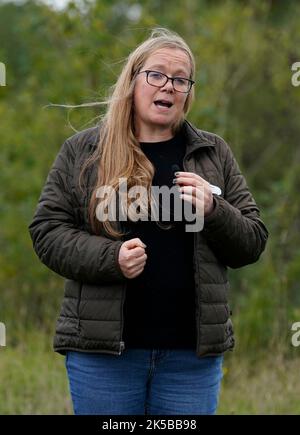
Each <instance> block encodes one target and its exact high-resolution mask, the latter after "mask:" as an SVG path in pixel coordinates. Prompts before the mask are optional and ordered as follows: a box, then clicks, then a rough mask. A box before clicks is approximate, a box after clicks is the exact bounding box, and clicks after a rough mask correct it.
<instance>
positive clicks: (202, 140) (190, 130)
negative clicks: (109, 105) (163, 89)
mask: <svg viewBox="0 0 300 435" xmlns="http://www.w3.org/2000/svg"><path fill="white" fill-rule="evenodd" d="M100 127H101V124H99V126H98V127H96V128H95V127H94V128H91V129H90V130H93V132H94V134H93V135H92V137H91V138H90V140H91V146H92V148H96V147H97V144H98V141H99V130H100ZM181 128H182V132H183V134H184V135H185V137H186V151H187V152H186V154H190V153H192V152H194V151H195V150H197V149H198V148H203V147H208V146H210V147H214V146H215V143H214V142H212V141H211V140H209V139H208V138H207V137H206V135H205V134H204V133H205V132H204V131H202V130H200V129H198V128H196V127H194V126H193V125H192V124H191V123H190V122H189V121H187V120H186V119H185V120H184V122H183V125H182V127H181Z"/></svg>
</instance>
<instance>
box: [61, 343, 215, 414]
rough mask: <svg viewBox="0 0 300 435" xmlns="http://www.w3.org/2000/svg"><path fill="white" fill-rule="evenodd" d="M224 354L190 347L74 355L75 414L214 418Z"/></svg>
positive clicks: (70, 362)
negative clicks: (208, 353) (204, 354)
mask: <svg viewBox="0 0 300 435" xmlns="http://www.w3.org/2000/svg"><path fill="white" fill-rule="evenodd" d="M222 362H223V356H217V357H205V358H199V357H197V356H196V352H195V351H194V350H189V349H173V350H169V349H161V350H157V349H153V350H152V349H127V350H124V351H123V353H122V354H121V355H120V356H118V355H109V354H95V353H90V354H89V353H80V352H73V351H72V352H71V351H69V352H68V353H67V356H66V368H67V373H68V377H69V384H70V391H71V396H72V401H73V407H74V412H75V414H98V415H110V414H115V415H180V414H190V415H200V414H214V413H215V412H216V408H217V404H218V396H219V390H220V382H221V379H222Z"/></svg>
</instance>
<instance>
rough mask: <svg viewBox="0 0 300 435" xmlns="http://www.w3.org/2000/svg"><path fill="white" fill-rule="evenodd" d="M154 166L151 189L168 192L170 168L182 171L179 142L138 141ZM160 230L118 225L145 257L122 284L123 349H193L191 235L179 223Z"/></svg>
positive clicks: (151, 225) (148, 225) (153, 225)
mask: <svg viewBox="0 0 300 435" xmlns="http://www.w3.org/2000/svg"><path fill="white" fill-rule="evenodd" d="M140 145H141V148H142V150H143V152H144V153H145V154H146V156H147V157H148V159H149V160H150V161H151V162H152V163H153V165H154V167H155V175H154V177H153V182H152V186H163V185H166V186H168V187H172V186H173V184H172V180H173V178H174V173H173V169H172V165H174V164H176V165H178V166H179V168H180V170H181V171H183V165H182V162H183V157H184V155H185V152H186V146H185V141H184V137H183V136H182V135H181V134H177V135H176V136H175V137H174V138H172V139H170V140H167V141H164V142H155V143H148V142H147V143H145V142H141V144H140ZM169 223H171V228H169V229H165V228H167V227H168V226H169V227H170V225H168V223H167V222H163V227H164V228H161V226H159V225H158V224H157V222H155V221H141V220H139V221H137V222H131V221H126V222H122V227H123V229H125V230H126V231H127V232H128V234H127V235H126V236H125V239H126V240H128V239H132V238H135V237H138V238H140V239H141V240H142V242H144V243H145V244H146V245H147V247H146V254H147V256H148V258H147V261H146V265H145V268H144V270H143V272H142V273H141V274H140V275H139V276H137V277H136V278H133V279H128V280H127V290H126V297H125V302H124V330H123V341H124V342H125V347H126V348H195V347H196V326H195V283H194V270H193V251H194V250H193V240H194V239H193V232H186V231H185V222H184V221H174V220H172V202H171V219H170V220H169Z"/></svg>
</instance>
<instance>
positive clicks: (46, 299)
mask: <svg viewBox="0 0 300 435" xmlns="http://www.w3.org/2000/svg"><path fill="white" fill-rule="evenodd" d="M299 19H300V4H299V3H298V2H292V1H290V2H288V1H287V2H269V1H259V0H257V1H255V0H253V1H249V2H239V1H233V0H232V1H205V0H201V1H199V0H186V1H185V2H184V3H183V2H182V1H178V0H174V1H172V2H170V1H163V2H162V1H159V0H155V1H153V0H151V1H150V0H143V1H139V2H138V3H137V2H136V1H133V0H127V1H118V0H109V1H108V0H105V1H104V0H101V1H100V0H98V1H91V0H81V1H80V2H76V1H73V2H70V3H69V5H68V6H67V7H66V8H65V9H64V10H62V11H57V10H55V9H54V8H50V7H48V6H46V5H45V4H43V3H41V2H35V1H30V0H29V1H27V2H25V3H22V4H14V3H2V2H1V0H0V61H1V62H4V63H5V64H6V68H7V86H6V87H1V88H0V123H1V124H0V128H1V136H0V146H1V172H0V182H1V191H0V204H1V205H0V207H1V214H0V219H1V233H0V241H1V246H2V250H1V251H0V283H1V284H0V285H1V305H0V321H3V322H5V323H6V325H7V331H8V337H7V341H8V346H13V345H18V344H19V343H20V341H21V340H23V332H24V330H25V331H26V330H27V329H32V328H33V329H40V330H42V331H44V332H45V333H46V334H52V332H53V328H54V321H55V317H56V315H57V313H58V309H59V304H60V300H61V296H62V287H63V281H62V278H61V277H58V276H57V275H55V274H54V273H52V272H50V271H49V270H48V269H47V268H46V267H45V266H43V265H42V264H41V263H40V261H39V260H38V259H37V258H36V256H35V254H34V252H33V250H32V246H31V240H30V238H29V234H28V231H27V226H28V224H29V222H30V221H31V218H32V215H33V212H34V209H35V207H36V204H37V201H38V197H39V194H40V191H41V188H42V186H43V183H44V181H45V179H46V176H47V172H48V170H49V168H50V165H51V164H52V162H53V160H54V158H55V156H56V153H57V151H58V149H59V147H60V146H61V144H62V142H63V141H64V140H65V138H66V137H68V136H70V135H71V134H72V133H73V130H72V129H71V128H70V124H69V121H71V124H72V125H73V126H74V127H75V129H77V130H80V129H82V128H85V127H87V126H89V125H92V124H93V123H94V122H95V120H96V119H97V117H98V116H99V115H100V114H101V110H100V109H95V108H93V109H91V108H89V109H77V110H72V111H66V110H64V109H61V108H49V107H48V108H47V107H45V106H47V105H48V104H49V103H59V104H81V103H86V102H92V101H99V100H101V99H103V98H104V97H105V96H106V94H107V91H108V89H109V87H110V86H112V85H113V84H114V82H115V80H116V77H117V76H118V74H119V72H120V70H121V67H122V61H123V60H124V59H125V58H126V57H127V56H128V54H129V53H130V51H131V50H132V49H133V48H134V47H135V46H136V45H137V44H138V43H139V42H140V41H142V40H143V39H144V38H145V37H146V36H148V34H149V30H150V28H151V27H153V26H165V27H168V28H170V29H172V30H175V31H177V32H178V33H179V34H180V35H182V36H183V37H184V38H185V39H186V40H187V42H188V43H189V45H190V46H191V48H192V50H193V52H194V54H195V58H196V62H197V73H196V101H195V103H194V106H193V108H192V111H191V113H190V114H189V119H190V120H191V121H192V122H193V123H195V124H196V125H198V126H199V127H200V128H203V129H204V130H209V131H214V132H216V133H218V134H220V135H221V136H223V137H224V138H225V139H226V140H227V141H228V143H229V144H230V145H231V147H232V149H233V151H234V154H235V155H236V157H237V159H238V162H239V164H240V167H241V169H242V171H243V173H244V174H245V175H246V178H247V181H248V184H249V186H250V188H251V191H253V193H254V196H255V198H256V200H257V202H258V204H259V206H260V207H261V210H262V218H263V220H264V221H265V222H266V225H267V227H268V229H269V231H270V240H269V243H268V246H267V249H266V252H265V253H264V254H263V256H262V258H261V260H260V262H259V263H258V264H255V265H252V266H248V267H246V268H243V269H242V270H240V271H234V272H233V273H231V275H232V276H231V282H232V285H231V298H232V306H233V321H234V326H235V331H236V335H237V345H238V352H240V354H243V355H247V356H248V357H249V358H255V356H257V354H259V353H262V354H264V353H265V352H267V351H270V350H273V351H276V352H279V351H280V352H284V353H285V354H286V355H289V356H291V355H295V356H297V349H293V348H292V347H291V344H290V338H291V332H290V327H291V324H292V323H293V322H295V321H300V293H299V282H300V248H299V246H300V231H299V230H300V220H299V219H300V218H299V217H300V201H299V200H298V197H299V187H300V179H299V177H300V175H299V174H300V170H299V169H300V148H299V138H300V123H299V114H298V112H299V110H298V109H299V107H300V88H295V87H293V86H292V85H291V75H292V73H291V65H292V63H293V62H295V61H300V33H299V32H298V23H299ZM298 354H299V352H298Z"/></svg>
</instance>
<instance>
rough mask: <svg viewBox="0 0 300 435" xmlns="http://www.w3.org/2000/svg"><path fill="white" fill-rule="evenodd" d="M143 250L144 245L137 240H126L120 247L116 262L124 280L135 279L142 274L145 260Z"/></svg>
mask: <svg viewBox="0 0 300 435" xmlns="http://www.w3.org/2000/svg"><path fill="white" fill-rule="evenodd" d="M145 248H146V245H145V244H144V243H143V242H142V241H141V240H140V239H138V238H135V239H130V240H127V241H126V242H124V243H123V244H122V245H121V248H120V251H119V259H118V260H119V265H120V268H121V270H122V272H123V275H124V276H125V277H126V278H129V279H132V278H135V277H136V276H138V275H140V274H141V273H142V272H143V270H144V267H145V264H146V260H147V255H146V253H145Z"/></svg>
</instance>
